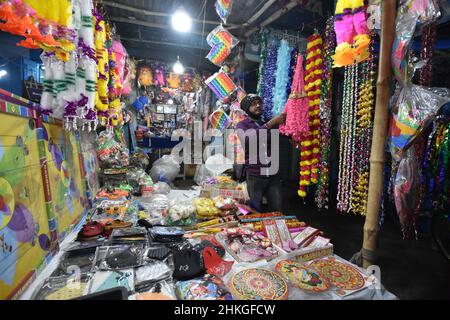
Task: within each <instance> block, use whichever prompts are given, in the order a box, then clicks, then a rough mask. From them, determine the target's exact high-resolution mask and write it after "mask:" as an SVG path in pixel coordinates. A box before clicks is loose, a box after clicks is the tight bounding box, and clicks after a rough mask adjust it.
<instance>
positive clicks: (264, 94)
mask: <svg viewBox="0 0 450 320" xmlns="http://www.w3.org/2000/svg"><path fill="white" fill-rule="evenodd" d="M277 55H278V44H277V43H276V41H273V42H272V43H271V45H270V46H269V50H268V53H267V61H266V64H265V67H264V79H263V82H262V87H263V88H262V89H261V98H262V99H263V107H264V114H263V120H264V121H269V120H270V119H272V106H273V89H274V87H275V80H276V79H275V73H276V71H277Z"/></svg>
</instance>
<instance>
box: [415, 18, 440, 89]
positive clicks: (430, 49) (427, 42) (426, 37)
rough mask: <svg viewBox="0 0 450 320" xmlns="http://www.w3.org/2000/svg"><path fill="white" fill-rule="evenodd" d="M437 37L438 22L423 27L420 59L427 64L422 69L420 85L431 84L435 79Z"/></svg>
mask: <svg viewBox="0 0 450 320" xmlns="http://www.w3.org/2000/svg"><path fill="white" fill-rule="evenodd" d="M435 38H436V24H435V23H432V24H430V25H427V26H425V27H424V29H423V33H422V51H421V53H420V59H421V60H423V61H426V64H425V66H424V67H422V69H421V70H420V81H419V83H420V85H421V86H427V87H429V86H431V82H432V80H433V56H434V48H435Z"/></svg>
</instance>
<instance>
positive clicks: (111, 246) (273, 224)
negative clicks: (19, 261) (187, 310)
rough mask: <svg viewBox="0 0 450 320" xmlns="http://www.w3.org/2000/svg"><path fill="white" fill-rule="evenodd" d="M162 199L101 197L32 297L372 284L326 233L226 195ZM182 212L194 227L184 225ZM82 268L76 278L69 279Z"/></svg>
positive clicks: (257, 295) (271, 291) (145, 296)
mask: <svg viewBox="0 0 450 320" xmlns="http://www.w3.org/2000/svg"><path fill="white" fill-rule="evenodd" d="M161 196H162V195H157V196H154V197H153V198H152V201H151V204H152V206H151V207H148V208H144V207H142V206H141V205H140V203H139V199H136V200H133V199H131V196H130V194H129V193H127V192H125V191H123V190H118V189H116V190H108V189H106V190H101V191H100V192H99V193H98V194H97V197H96V202H95V205H94V210H93V211H92V212H91V214H90V215H89V216H88V218H87V221H86V222H85V224H84V225H83V226H82V227H81V229H80V230H79V232H78V235H77V238H76V241H75V242H73V243H70V244H68V245H64V246H63V250H64V254H63V255H62V257H61V260H60V261H59V265H58V267H57V268H56V270H54V272H53V273H52V274H51V276H50V277H49V278H47V279H45V280H44V281H42V283H40V284H39V285H40V286H39V287H38V288H37V289H36V290H35V292H34V295H33V298H34V299H42V300H64V299H88V298H89V297H91V296H92V295H99V294H110V293H111V292H113V291H119V292H122V293H123V294H124V295H125V297H124V298H128V299H130V300H176V299H178V300H233V299H250V300H253V299H256V300H260V299H267V300H278V299H292V298H295V297H297V296H298V295H308V294H313V293H318V292H326V293H327V294H328V295H331V296H334V297H337V298H343V297H345V296H347V295H349V294H351V293H354V292H358V291H360V290H363V289H365V288H367V287H368V286H369V285H370V284H372V280H371V279H369V278H368V277H367V276H366V275H365V274H364V273H362V272H361V271H360V270H359V269H358V268H356V267H354V266H352V265H351V264H349V263H348V262H345V261H343V260H341V259H338V258H335V257H333V256H332V254H333V246H332V245H331V244H330V240H329V239H326V238H324V237H323V235H322V233H321V232H320V231H319V230H318V229H315V228H313V227H311V226H307V225H306V224H304V223H302V222H300V221H298V220H297V219H296V218H295V217H287V216H284V215H283V214H282V213H280V212H274V213H267V214H258V213H255V212H252V211H251V210H250V209H249V208H248V207H246V206H244V205H240V204H238V203H237V202H236V201H234V200H233V199H230V198H224V197H215V198H212V199H211V198H197V197H194V198H191V199H190V200H179V199H177V198H179V197H175V199H177V200H172V201H169V200H168V198H167V197H166V198H165V200H164V199H163V197H161ZM157 208H159V210H158V209H157ZM175 213H176V214H179V215H184V213H186V214H187V215H186V216H187V217H190V219H191V221H190V222H189V223H188V222H187V221H185V223H182V224H178V226H177V224H176V223H174V221H173V217H174V214H175ZM151 215H159V219H156V220H155V219H153V218H154V217H153V218H152V217H151ZM255 262H258V265H259V267H257V268H255V267H254V263H255ZM74 266H78V267H80V270H81V275H80V277H79V279H78V280H74V278H73V277H72V278H71V277H70V275H71V272H72V270H73V268H74ZM331 270H334V271H331ZM338 272H340V273H341V275H338ZM257 279H258V280H259V281H264V283H266V284H267V287H266V286H259V285H257V282H255V281H256V280H257ZM331 296H329V297H331Z"/></svg>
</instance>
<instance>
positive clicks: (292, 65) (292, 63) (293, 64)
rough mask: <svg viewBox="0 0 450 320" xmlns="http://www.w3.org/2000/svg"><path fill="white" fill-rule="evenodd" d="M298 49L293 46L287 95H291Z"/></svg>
mask: <svg viewBox="0 0 450 320" xmlns="http://www.w3.org/2000/svg"><path fill="white" fill-rule="evenodd" d="M297 56H298V49H297V48H291V58H290V59H291V62H290V65H289V75H288V83H287V85H286V97H289V95H290V94H291V89H292V81H293V80H294V71H295V67H296V63H297Z"/></svg>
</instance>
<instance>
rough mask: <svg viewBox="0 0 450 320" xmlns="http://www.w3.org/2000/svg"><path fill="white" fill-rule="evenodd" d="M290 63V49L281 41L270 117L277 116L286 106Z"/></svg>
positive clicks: (285, 42) (286, 43) (287, 44)
mask: <svg viewBox="0 0 450 320" xmlns="http://www.w3.org/2000/svg"><path fill="white" fill-rule="evenodd" d="M290 63H291V47H290V46H289V43H288V42H287V41H286V40H281V44H280V47H279V48H278V56H277V72H276V75H275V79H276V81H275V89H274V92H273V108H272V116H277V115H279V114H280V113H281V112H282V111H283V109H284V106H285V105H286V101H287V95H286V85H287V83H288V81H289V69H290Z"/></svg>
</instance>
